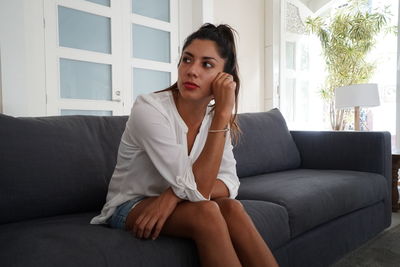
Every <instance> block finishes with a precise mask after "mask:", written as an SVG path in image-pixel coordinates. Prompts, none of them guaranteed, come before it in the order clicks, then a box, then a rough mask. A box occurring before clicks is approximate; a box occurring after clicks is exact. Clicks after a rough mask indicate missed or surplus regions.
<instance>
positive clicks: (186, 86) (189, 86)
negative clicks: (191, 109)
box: [183, 82, 199, 90]
mask: <svg viewBox="0 0 400 267" xmlns="http://www.w3.org/2000/svg"><path fill="white" fill-rule="evenodd" d="M183 86H185V88H186V89H190V90H193V89H196V88H198V87H199V86H198V85H197V84H195V83H191V82H184V83H183Z"/></svg>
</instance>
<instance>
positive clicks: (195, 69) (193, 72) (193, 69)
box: [187, 63, 199, 77]
mask: <svg viewBox="0 0 400 267" xmlns="http://www.w3.org/2000/svg"><path fill="white" fill-rule="evenodd" d="M187 75H189V76H195V77H197V76H198V75H199V66H198V65H197V64H195V63H194V64H191V65H190V67H189V68H188V71H187Z"/></svg>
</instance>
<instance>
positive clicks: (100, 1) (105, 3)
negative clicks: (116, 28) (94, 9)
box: [86, 0, 110, 6]
mask: <svg viewBox="0 0 400 267" xmlns="http://www.w3.org/2000/svg"><path fill="white" fill-rule="evenodd" d="M86 1H89V2H92V3H95V4H99V5H103V6H110V0H86Z"/></svg>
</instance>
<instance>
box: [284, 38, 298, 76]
mask: <svg viewBox="0 0 400 267" xmlns="http://www.w3.org/2000/svg"><path fill="white" fill-rule="evenodd" d="M286 68H288V69H292V70H294V69H295V68H296V43H294V42H286Z"/></svg>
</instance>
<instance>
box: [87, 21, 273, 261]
mask: <svg viewBox="0 0 400 267" xmlns="http://www.w3.org/2000/svg"><path fill="white" fill-rule="evenodd" d="M182 50H183V52H182V56H181V59H180V62H179V67H178V81H177V82H176V83H175V84H174V85H172V86H171V87H170V88H168V89H166V90H164V91H161V92H156V93H152V94H148V95H141V96H139V97H138V98H137V99H136V101H135V103H134V105H133V107H132V112H131V115H130V117H129V119H128V122H127V124H126V129H125V131H124V133H123V135H122V140H121V143H120V147H119V151H118V159H117V165H116V167H115V171H114V174H113V176H112V178H111V181H110V185H109V191H108V194H107V201H106V204H105V205H104V207H103V210H102V212H101V214H100V215H99V216H97V217H95V218H93V220H92V223H108V224H109V225H110V226H111V227H114V228H120V229H126V230H128V231H131V232H132V233H133V234H134V235H135V236H136V237H137V238H144V239H148V238H151V239H153V240H154V239H156V238H157V237H158V236H159V235H160V234H164V235H170V236H177V237H185V238H191V239H193V240H194V241H195V242H196V245H197V249H198V253H199V257H200V260H201V264H202V266H224V267H225V266H241V265H243V266H277V263H276V261H275V259H274V257H273V255H272V253H271V252H270V250H269V248H268V247H267V245H266V243H265V242H264V240H263V239H262V237H261V236H260V234H259V233H258V231H257V229H256V228H255V226H254V224H253V223H252V221H251V219H250V217H249V216H248V215H247V213H246V211H245V210H244V208H243V206H242V205H241V204H240V202H239V201H237V200H235V199H234V198H235V197H236V195H237V192H238V188H239V179H238V177H237V175H236V161H235V159H234V157H233V153H232V145H231V132H232V133H233V134H234V135H236V136H237V133H238V128H237V125H236V122H235V119H236V112H237V96H238V93H239V87H240V86H239V83H240V82H239V77H238V67H237V59H236V48H235V40H234V34H233V30H232V29H231V28H230V27H229V26H227V25H219V26H217V27H216V26H214V25H212V24H205V25H203V26H202V27H201V28H200V29H199V30H198V31H196V32H194V33H193V34H191V35H190V36H189V37H188V38H187V40H186V41H185V44H184V46H183V49H182ZM212 102H214V103H213V105H210V103H212ZM234 109H235V112H234V114H232V111H233V110H234Z"/></svg>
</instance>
